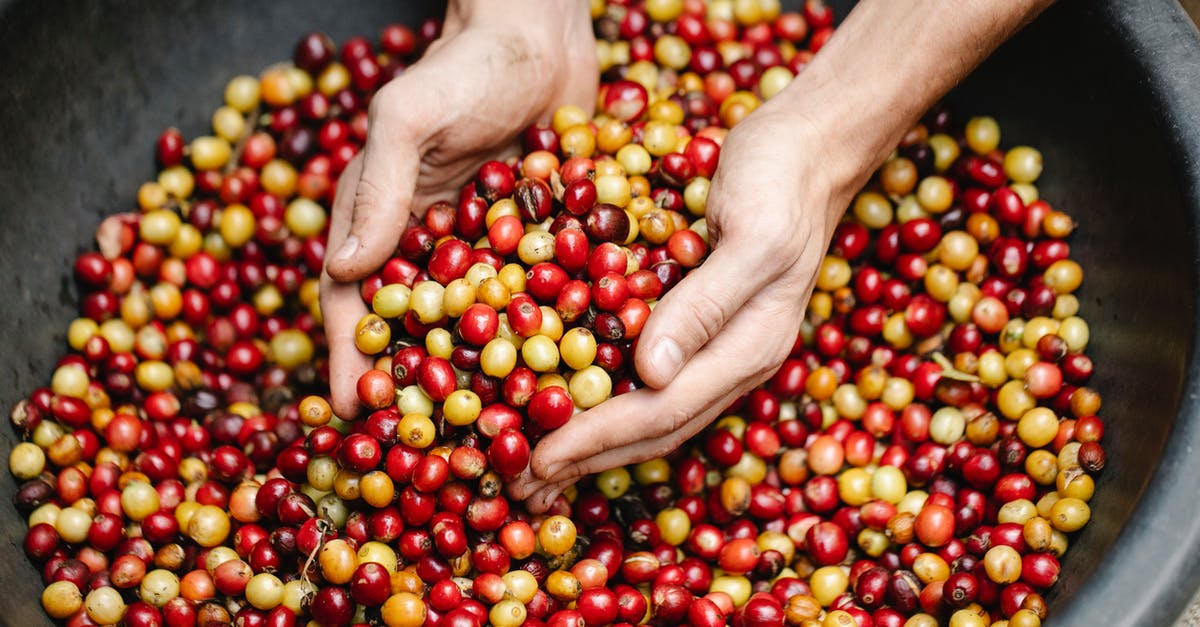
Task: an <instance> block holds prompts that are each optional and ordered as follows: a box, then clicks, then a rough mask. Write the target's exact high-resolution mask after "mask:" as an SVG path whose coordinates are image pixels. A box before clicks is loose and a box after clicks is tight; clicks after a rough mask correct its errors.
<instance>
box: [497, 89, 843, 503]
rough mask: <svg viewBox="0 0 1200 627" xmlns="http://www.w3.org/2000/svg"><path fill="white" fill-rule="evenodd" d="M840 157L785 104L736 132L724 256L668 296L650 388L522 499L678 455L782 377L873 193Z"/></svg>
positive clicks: (719, 241)
mask: <svg viewBox="0 0 1200 627" xmlns="http://www.w3.org/2000/svg"><path fill="white" fill-rule="evenodd" d="M837 145H838V144H836V143H831V140H830V137H829V136H828V134H827V132H826V126H824V125H823V124H822V123H818V122H815V121H813V120H811V119H810V118H807V117H805V116H804V115H803V114H801V113H798V112H797V111H795V110H793V109H789V108H786V107H784V106H783V105H781V104H777V103H776V102H775V101H774V100H773V101H771V102H768V103H766V104H764V105H763V106H762V107H761V108H760V109H759V110H758V111H756V112H755V113H753V114H752V115H750V116H749V117H747V118H746V119H745V120H744V121H743V122H741V123H740V124H739V125H738V126H737V127H736V128H735V129H733V130H732V131H731V132H730V133H729V135H728V137H727V139H726V140H725V142H724V144H723V146H722V148H721V163H720V166H719V167H718V168H717V172H716V175H715V177H714V179H713V182H712V187H711V190H710V192H709V196H708V204H707V207H708V208H707V216H706V217H707V223H708V232H709V237H710V240H711V243H712V252H711V254H710V255H709V257H708V259H707V260H706V261H705V262H704V264H702V265H701V266H699V267H697V268H696V269H694V270H692V271H691V272H690V273H689V274H688V275H687V276H686V277H684V279H683V280H682V281H681V282H680V283H679V284H678V285H677V286H675V287H674V288H673V289H672V290H671V291H670V292H668V293H667V294H666V296H664V297H663V299H662V300H661V301H660V302H659V304H658V305H657V306H656V307H655V309H654V312H653V313H652V314H651V315H650V318H649V320H648V321H647V322H646V326H645V328H644V329H643V331H642V334H641V336H640V338H639V340H638V342H639V345H638V348H637V352H636V355H635V364H636V367H637V370H638V374H639V375H640V376H641V378H642V380H643V381H644V382H645V383H646V384H647V385H648V386H649V387H647V388H644V389H640V390H637V391H634V392H631V393H629V394H625V395H622V396H618V397H615V398H612V399H609V400H607V401H605V402H604V403H601V404H600V405H598V406H596V407H594V408H592V409H589V410H588V411H586V412H583V413H581V414H578V415H576V416H574V417H572V418H571V420H570V421H569V422H568V423H567V424H566V425H564V426H563V427H561V428H559V429H558V430H556V431H554V432H552V433H550V434H549V435H547V436H546V437H545V438H543V439H542V441H541V442H540V443H539V444H538V446H537V448H536V450H535V451H534V454H533V460H532V463H531V471H532V472H531V476H529V477H526V480H525V481H518V482H515V483H514V484H513V486H512V487H511V488H510V489H511V492H512V495H513V496H514V497H516V498H521V499H526V501H527V505H528V506H529V507H530V509H531V510H534V511H541V510H544V509H546V508H547V507H549V505H550V504H551V502H552V501H553V499H554V498H555V497H556V496H557V495H558V494H559V492H561V491H562V490H563V488H565V487H566V486H568V485H570V484H571V483H573V482H575V481H576V480H577V479H579V478H580V477H582V476H584V475H586V474H589V473H594V472H599V471H603V470H606V469H609V468H614V467H616V466H621V465H625V464H630V463H636V462H640V461H644V460H647V459H652V458H655V457H660V456H663V455H666V454H667V453H669V452H670V451H672V450H674V449H675V448H677V447H678V446H679V445H681V444H682V443H683V442H684V441H685V440H687V439H688V438H690V437H692V436H693V435H695V434H696V433H698V432H699V431H700V430H701V429H703V428H704V427H705V426H706V425H708V423H709V422H711V421H712V420H713V418H715V417H716V415H717V414H718V413H719V412H720V411H721V410H723V409H724V408H725V407H727V406H728V405H729V404H730V403H732V402H733V401H734V400H735V399H737V398H738V397H739V396H741V395H742V394H744V393H746V392H747V391H749V390H750V389H751V388H753V387H754V386H755V385H757V384H759V383H761V382H762V381H764V380H766V379H767V378H768V377H769V376H770V375H771V373H772V372H774V370H775V369H776V368H777V367H778V366H779V364H780V363H782V362H783V360H784V359H785V358H786V357H787V354H788V352H789V350H790V349H791V347H792V345H793V343H794V341H795V338H796V334H797V332H798V331H799V327H800V322H801V320H802V318H803V316H804V313H805V310H806V306H807V302H808V298H809V296H810V295H811V292H812V289H813V285H814V283H815V279H816V273H817V270H818V268H819V266H820V264H821V260H822V259H823V257H824V254H825V251H826V249H827V247H828V245H829V240H830V238H831V237H832V233H833V230H834V228H835V226H836V224H837V221H838V219H839V218H840V216H841V214H842V212H843V210H844V209H845V208H846V206H847V204H848V203H849V201H850V198H851V197H852V195H853V192H854V191H855V190H856V189H857V187H858V184H860V183H861V180H860V177H861V173H860V170H861V169H862V168H863V165H862V162H861V161H859V160H858V159H857V158H856V155H855V154H854V151H853V150H850V149H846V150H842V151H841V153H840V154H831V153H829V152H822V150H823V149H824V148H823V147H828V146H837ZM839 164H846V165H845V166H844V167H842V166H840V165H839ZM618 424H620V425H630V426H629V427H626V428H614V425H618Z"/></svg>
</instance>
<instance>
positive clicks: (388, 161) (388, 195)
mask: <svg viewBox="0 0 1200 627" xmlns="http://www.w3.org/2000/svg"><path fill="white" fill-rule="evenodd" d="M396 93H397V92H395V91H389V92H382V91H381V92H380V93H379V94H378V95H377V96H376V98H375V100H374V101H372V103H371V105H372V106H371V122H370V124H371V131H370V135H369V136H368V138H367V144H366V146H365V147H364V148H363V167H362V174H361V175H360V176H359V179H358V182H357V183H351V185H350V186H349V190H352V193H353V194H354V208H353V211H352V216H351V219H350V231H349V233H348V234H347V235H346V239H345V240H344V241H343V242H342V244H341V246H340V247H338V248H337V250H334V251H331V256H330V258H329V261H328V262H327V263H326V266H325V268H326V270H327V271H328V272H329V276H331V277H333V278H334V279H336V280H338V281H356V280H360V279H362V278H364V277H366V276H367V275H368V274H370V273H372V272H374V271H375V270H377V269H378V268H379V267H380V266H382V265H383V264H384V263H385V262H387V260H388V258H389V257H391V255H392V253H393V252H394V251H395V250H396V243H397V242H399V241H400V236H401V234H402V233H403V232H404V227H405V226H406V225H407V224H408V214H409V210H410V207H411V205H412V199H413V192H414V188H415V186H416V183H417V173H418V171H419V168H420V154H419V153H418V151H417V142H415V141H412V142H410V141H403V140H401V137H402V134H398V133H395V132H393V130H392V129H394V128H395V124H394V123H395V120H394V118H390V117H388V116H392V115H393V114H391V113H385V112H384V111H397V110H398V109H397V107H396V104H398V103H394V102H392V103H389V102H385V101H387V100H389V99H391V98H389V97H390V96H394V95H395V94H396Z"/></svg>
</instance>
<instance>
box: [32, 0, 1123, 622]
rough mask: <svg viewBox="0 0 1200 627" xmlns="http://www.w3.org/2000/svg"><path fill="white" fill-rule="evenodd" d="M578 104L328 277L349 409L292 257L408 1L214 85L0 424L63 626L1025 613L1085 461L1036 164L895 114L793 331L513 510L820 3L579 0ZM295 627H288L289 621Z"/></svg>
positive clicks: (1054, 219)
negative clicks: (636, 451)
mask: <svg viewBox="0 0 1200 627" xmlns="http://www.w3.org/2000/svg"><path fill="white" fill-rule="evenodd" d="M591 7H592V15H593V18H594V24H595V32H596V36H597V55H598V59H599V61H600V67H601V70H602V72H603V74H602V76H601V85H600V92H599V93H600V95H599V98H598V102H597V103H596V107H595V110H594V111H585V110H583V109H580V108H578V107H563V108H561V109H559V110H558V111H557V112H556V113H555V114H554V116H553V118H552V119H551V120H550V121H549V123H548V124H546V125H537V126H534V127H532V128H530V129H528V131H527V132H526V133H525V134H524V136H523V137H522V140H523V145H524V153H523V155H522V156H521V157H520V158H517V159H513V160H510V161H504V162H498V161H494V162H488V163H485V164H483V165H482V166H481V167H480V168H479V170H478V172H477V174H476V176H475V177H474V178H473V180H471V181H468V182H466V183H465V185H464V186H463V187H462V191H461V193H460V195H459V197H458V199H457V201H456V202H453V203H446V202H442V203H437V204H434V205H432V206H430V207H428V208H425V210H424V212H423V213H421V215H420V218H418V219H414V221H413V222H412V224H411V225H410V226H409V228H408V229H407V230H406V231H405V232H404V235H403V237H402V238H401V241H400V242H399V244H398V246H397V250H396V254H395V255H394V257H393V258H392V259H391V260H389V261H388V262H387V263H386V264H385V265H384V267H383V268H381V269H380V271H379V272H378V273H377V274H375V275H373V276H371V277H369V278H368V279H367V280H365V281H364V282H363V283H362V285H361V294H362V297H363V300H364V302H365V303H366V304H367V305H368V308H369V309H370V313H369V314H368V315H366V316H365V317H363V319H362V320H360V321H359V323H358V325H357V328H356V334H355V343H356V345H357V347H358V349H359V350H360V351H362V352H363V353H364V354H367V355H371V356H373V357H374V358H375V362H374V363H375V368H374V369H372V370H370V371H368V372H367V373H366V374H364V375H363V376H362V377H361V378H360V380H359V384H358V394H359V397H360V400H361V401H362V402H363V404H364V405H366V406H367V407H368V408H369V410H368V411H367V412H366V413H365V415H363V416H357V417H356V416H335V415H333V412H332V411H331V409H330V406H329V403H328V402H327V400H326V398H327V392H328V383H327V375H328V373H327V365H326V358H325V355H326V348H327V347H326V342H325V339H324V336H323V333H322V330H321V317H320V311H319V305H318V301H317V277H318V275H319V273H320V269H321V265H322V262H323V258H324V253H325V241H326V240H325V237H326V228H327V222H328V219H327V214H328V207H329V204H330V201H331V200H332V194H333V189H334V187H335V185H334V183H335V181H336V179H337V177H338V175H339V174H340V172H341V171H342V169H343V168H344V167H345V166H346V164H347V163H348V162H349V161H350V159H351V158H353V157H354V155H355V154H356V153H357V152H358V150H359V149H360V147H361V146H362V144H363V142H364V141H365V137H366V132H367V117H366V107H367V104H368V102H369V100H370V98H371V95H372V94H373V93H374V92H375V90H376V89H377V88H378V87H379V86H380V85H381V84H382V83H383V82H385V81H386V80H388V79H389V78H390V77H393V76H395V75H397V74H398V73H400V72H402V71H403V70H404V68H405V66H406V65H407V64H410V63H412V62H414V61H415V60H416V59H417V58H419V55H420V53H421V51H422V50H423V49H424V48H425V47H426V46H427V45H428V44H429V43H430V42H431V41H433V40H434V39H435V38H436V37H437V35H438V23H437V22H436V21H434V20H430V21H426V22H424V23H422V24H420V25H419V27H418V28H417V29H416V30H410V29H409V28H407V27H405V26H401V25H392V26H388V27H387V28H385V29H384V30H383V31H382V33H381V35H380V37H379V40H378V41H377V42H371V41H368V40H366V39H362V38H354V39H351V40H348V41H346V42H345V43H343V45H342V47H341V49H340V50H338V49H337V48H335V46H334V44H333V42H332V41H330V40H329V38H328V37H326V36H324V35H321V34H319V33H313V34H309V35H307V36H305V37H304V38H303V39H302V40H301V41H300V42H299V43H298V45H297V47H296V49H295V53H294V56H293V62H292V63H289V64H279V65H276V66H272V67H270V68H267V69H266V70H265V71H264V72H263V73H262V74H261V75H259V76H258V77H250V76H239V77H236V78H234V79H233V80H231V81H230V82H229V84H228V87H227V89H226V91H225V104H224V105H223V106H221V107H220V108H219V109H217V111H216V112H215V113H214V115H213V120H212V123H213V124H212V125H213V135H210V136H203V137H196V138H193V139H192V140H191V141H187V140H185V139H184V138H183V137H182V135H181V134H180V133H179V132H178V131H175V130H168V131H166V132H165V133H163V134H162V136H161V137H160V139H159V142H158V147H157V148H158V156H159V159H160V162H161V164H162V169H161V171H160V172H159V174H158V177H157V179H156V180H154V181H151V182H147V183H145V184H143V185H142V186H141V187H140V188H139V189H138V191H137V209H138V211H137V212H136V213H132V214H122V215H118V216H113V217H112V218H110V219H108V220H106V221H105V223H104V224H103V225H102V226H101V227H100V230H99V232H98V240H99V242H100V251H99V252H86V253H83V254H82V255H80V256H79V258H78V260H77V262H76V264H75V268H74V273H75V276H76V278H77V279H78V284H79V287H80V294H81V298H80V317H79V318H77V319H75V320H74V321H72V322H71V324H70V326H69V327H68V330H67V343H68V345H69V347H70V352H69V353H68V354H67V355H66V356H64V357H63V358H62V359H60V360H59V362H58V365H57V367H56V369H55V371H54V374H53V376H52V379H51V382H50V385H49V386H47V387H45V388H39V389H38V390H35V391H33V392H32V393H31V394H30V395H29V396H28V397H27V398H26V399H24V400H22V401H20V402H18V403H17V404H16V406H15V407H14V409H13V411H12V421H13V424H14V425H15V427H16V428H17V429H18V430H19V431H20V432H21V433H23V434H24V435H25V440H26V441H24V442H22V443H21V444H19V445H17V446H16V447H14V448H13V450H12V451H11V452H10V456H9V466H10V470H11V471H12V473H13V475H14V476H15V477H16V478H17V479H18V480H19V481H21V482H23V483H22V485H21V487H20V489H19V491H18V493H17V495H16V497H15V506H16V508H17V511H18V512H19V513H20V514H21V515H22V516H25V517H27V519H28V523H29V529H28V532H27V534H26V536H25V539H24V547H25V550H26V553H27V554H28V555H29V557H30V559H31V560H33V561H34V562H35V563H36V564H37V565H38V567H39V569H40V570H41V573H42V576H43V578H44V581H45V583H46V588H45V592H44V594H43V596H42V604H43V607H44V608H45V610H46V612H47V613H48V614H49V615H50V616H51V617H53V618H55V619H59V620H63V621H65V622H66V624H68V625H72V626H86V625H104V624H124V625H129V626H130V627H152V626H160V625H165V626H169V627H191V626H193V625H200V626H209V625H223V624H237V625H244V626H251V627H257V626H271V627H285V626H291V625H303V624H317V625H325V626H328V627H343V626H346V625H352V624H353V625H358V624H366V625H371V624H382V625H388V626H390V627H401V626H410V625H411V626H416V625H442V626H458V625H464V626H475V627H478V626H480V625H483V624H492V625H498V626H501V627H516V626H518V625H541V624H547V625H607V624H615V625H635V624H641V623H645V622H650V623H653V624H659V625H675V624H685V623H686V624H692V625H702V626H715V625H724V624H734V625H745V626H780V625H784V624H787V625H796V626H804V627H814V626H819V627H829V626H851V625H857V626H858V627H872V626H879V627H900V626H909V627H912V626H916V627H926V626H931V625H938V624H949V625H951V626H954V627H974V626H987V625H999V626H1007V627H1029V626H1036V625H1040V624H1041V621H1042V619H1043V618H1044V617H1045V615H1046V603H1045V600H1044V598H1043V596H1042V595H1043V594H1044V593H1045V591H1046V590H1047V589H1049V588H1050V587H1051V586H1052V585H1053V584H1054V583H1055V581H1056V579H1057V577H1058V573H1059V568H1060V565H1059V557H1060V556H1061V555H1062V554H1063V553H1064V552H1065V551H1066V549H1067V547H1068V544H1069V541H1070V538H1071V534H1073V533H1074V532H1076V531H1078V530H1079V529H1081V528H1082V527H1083V526H1084V525H1085V524H1086V523H1087V522H1088V520H1089V519H1090V517H1091V512H1090V509H1089V507H1088V504H1087V503H1088V501H1089V500H1090V498H1091V496H1092V493H1093V490H1094V480H1093V477H1094V475H1095V474H1096V473H1098V472H1100V471H1101V470H1102V468H1103V467H1104V464H1105V453H1104V450H1103V448H1102V447H1101V445H1100V440H1101V438H1102V436H1103V431H1104V426H1103V423H1102V421H1101V420H1100V419H1099V418H1098V417H1097V416H1096V414H1097V412H1098V411H1099V408H1100V397H1099V394H1098V393H1097V392H1096V391H1094V390H1092V389H1091V388H1088V387H1087V386H1086V383H1087V381H1088V379H1089V377H1090V376H1091V374H1092V362H1091V360H1090V359H1089V358H1088V357H1087V356H1086V354H1085V352H1084V351H1085V349H1086V347H1087V344H1088V341H1089V328H1088V325H1087V323H1086V322H1084V320H1083V319H1082V318H1080V317H1079V316H1078V310H1079V301H1078V299H1077V298H1076V297H1075V296H1074V292H1075V291H1076V289H1077V288H1078V287H1079V286H1080V283H1081V281H1082V270H1081V268H1080V267H1079V265H1078V264H1077V263H1075V262H1074V261H1072V260H1071V259H1070V255H1069V253H1070V245H1069V244H1068V243H1067V241H1066V238H1067V237H1068V236H1069V235H1070V233H1071V232H1072V231H1073V229H1074V228H1075V223H1074V222H1073V220H1072V219H1071V218H1070V217H1069V216H1068V215H1067V214H1065V213H1063V212H1061V211H1059V210H1056V209H1055V208H1054V207H1053V206H1052V205H1051V204H1050V203H1049V202H1047V201H1046V200H1043V199H1041V198H1039V193H1038V189H1037V187H1036V185H1035V183H1036V180H1037V179H1038V177H1039V176H1040V174H1041V171H1042V158H1041V154H1040V153H1039V152H1038V151H1037V150H1035V149H1033V148H1030V147H1026V146H1018V147H1014V148H1011V149H1008V150H1003V149H1001V148H1000V129H999V126H998V125H997V123H996V122H995V120H993V119H991V118H987V117H975V118H970V119H968V120H965V121H959V120H956V119H955V118H954V117H953V116H952V115H951V114H950V113H948V112H947V111H945V110H941V109H939V110H936V111H934V112H931V113H930V114H929V115H928V116H926V118H925V119H924V120H923V121H922V122H921V123H920V124H918V125H917V126H916V127H914V128H913V129H912V130H911V131H910V132H909V133H908V134H907V135H906V136H905V137H904V139H903V140H902V142H901V144H900V146H899V147H898V149H897V151H896V152H895V154H893V155H892V156H891V157H890V158H889V159H888V160H887V161H886V163H884V164H883V166H882V167H881V168H880V169H879V171H878V172H877V173H876V176H875V177H873V178H872V180H871V181H870V183H869V184H868V185H867V186H866V188H865V189H863V190H862V192H861V193H859V194H858V195H857V197H856V198H855V199H854V201H853V203H852V206H851V207H850V208H849V210H848V212H847V215H846V218H845V220H844V221H843V222H842V224H841V225H840V226H839V227H838V229H837V231H836V233H835V234H834V237H833V243H832V246H831V248H830V251H829V253H828V255H827V256H826V257H825V259H824V262H823V263H822V265H821V267H820V270H819V273H818V276H817V281H816V286H817V288H816V292H815V293H814V295H813V297H812V299H811V301H810V305H809V308H808V312H807V315H806V318H805V320H804V321H803V325H802V329H801V333H800V335H799V337H797V339H796V343H795V346H794V347H793V350H792V351H791V355H790V356H789V358H788V359H787V360H786V361H785V362H784V364H783V365H782V366H781V368H780V369H779V371H778V372H777V373H776V374H775V375H774V376H773V377H772V378H771V379H770V380H769V381H768V382H767V383H766V384H764V385H763V386H762V387H760V388H759V389H756V390H754V391H753V392H751V393H749V394H747V395H746V396H745V397H744V398H742V399H740V400H739V401H738V402H736V403H735V404H734V405H733V406H731V407H729V408H728V409H727V410H726V411H725V412H724V415H723V417H721V418H720V419H718V420H717V421H716V422H715V423H714V424H713V425H712V426H711V427H710V428H709V429H708V430H707V431H705V432H704V433H702V434H701V435H699V436H697V437H696V438H694V439H693V440H692V441H690V442H689V443H688V444H687V445H686V446H684V447H683V448H682V449H680V450H679V451H676V452H674V453H672V454H670V455H668V456H667V457H665V458H662V459H654V460H650V461H647V462H644V463H641V464H637V465H635V466H631V467H628V468H616V469H612V470H609V471H606V472H603V473H600V474H598V475H596V476H593V477H589V478H586V479H584V480H583V481H581V482H580V483H579V484H578V485H577V486H575V487H572V488H570V489H568V490H567V491H566V493H565V494H564V495H562V496H560V497H559V498H558V499H557V500H556V501H555V502H554V503H553V505H552V506H551V509H550V511H549V512H547V513H546V514H540V515H530V514H529V513H528V512H526V511H525V510H524V509H523V507H522V506H521V504H519V503H514V502H510V501H509V499H508V498H507V497H506V496H505V493H504V490H503V488H504V485H505V482H506V481H507V480H509V478H511V477H513V476H515V475H517V474H519V473H521V472H522V471H523V470H524V469H525V468H526V467H527V465H528V463H529V456H530V449H531V445H532V444H535V443H536V441H537V440H538V438H540V437H541V436H542V435H544V434H545V433H547V432H549V431H551V430H553V429H556V428H559V427H561V426H562V425H564V424H566V423H567V422H568V421H570V420H571V419H572V417H573V416H574V415H575V414H576V413H578V412H580V411H584V410H586V409H588V408H591V407H594V406H596V405H598V404H600V403H602V402H604V401H605V400H606V399H607V398H609V397H611V396H613V395H617V394H623V393H626V392H628V391H631V390H633V389H636V388H637V387H639V386H640V385H641V384H640V382H639V380H638V378H637V374H636V372H635V371H634V369H633V368H632V355H633V350H634V348H635V346H636V342H637V338H638V335H639V333H640V331H641V329H642V327H643V325H644V323H645V321H646V319H647V317H648V316H649V315H650V313H651V310H652V309H653V306H654V303H655V302H656V301H657V300H658V299H660V298H661V297H662V295H663V294H664V293H665V292H667V291H669V290H670V289H672V287H673V286H675V285H676V284H677V283H678V282H679V281H680V280H681V279H682V278H683V276H685V275H686V273H687V272H688V271H689V270H690V269H692V268H694V267H696V266H697V265H699V264H700V263H703V262H704V259H705V257H706V254H707V252H708V233H707V228H706V223H705V219H704V215H705V205H706V198H707V194H708V188H709V181H710V179H711V177H712V175H713V173H714V171H715V170H716V168H717V165H718V162H719V159H720V152H721V144H722V142H723V140H724V138H725V136H726V134H727V133H728V130H729V129H730V128H733V127H734V126H736V125H737V124H738V122H739V121H740V120H742V119H743V118H744V117H745V116H746V115H748V114H750V113H751V112H753V111H754V109H755V108H756V107H757V106H759V104H761V102H762V101H763V100H765V99H768V98H771V97H772V96H774V95H775V94H777V93H779V92H780V91H781V90H782V89H783V88H784V87H785V86H786V85H787V84H788V83H789V81H790V80H791V79H792V78H793V77H794V76H795V75H796V74H797V73H799V72H801V71H803V68H804V66H805V64H806V63H807V62H808V61H809V60H810V59H811V58H812V55H813V54H814V53H816V52H817V50H818V49H819V48H820V47H821V45H822V44H823V43H824V42H825V41H826V40H827V39H828V38H829V36H830V35H831V34H832V32H833V31H832V23H833V18H832V14H831V12H830V11H829V10H828V8H827V7H825V6H823V5H822V4H821V3H820V2H819V1H816V0H809V1H808V2H806V3H805V4H804V7H803V11H801V12H795V13H788V12H781V11H780V9H779V7H778V5H777V3H775V2H773V1H771V0H736V1H730V0H724V1H722V0H713V1H712V2H701V1H699V0H645V1H644V2H643V1H629V0H625V1H615V0H614V1H610V2H607V3H605V2H603V1H600V0H593V2H591ZM309 621H312V622H311V623H310V622H309Z"/></svg>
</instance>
